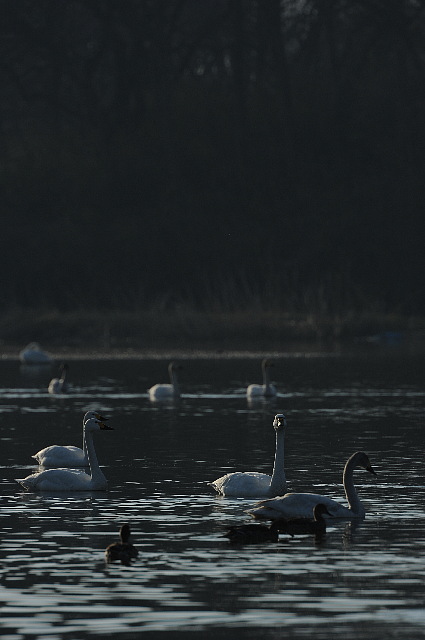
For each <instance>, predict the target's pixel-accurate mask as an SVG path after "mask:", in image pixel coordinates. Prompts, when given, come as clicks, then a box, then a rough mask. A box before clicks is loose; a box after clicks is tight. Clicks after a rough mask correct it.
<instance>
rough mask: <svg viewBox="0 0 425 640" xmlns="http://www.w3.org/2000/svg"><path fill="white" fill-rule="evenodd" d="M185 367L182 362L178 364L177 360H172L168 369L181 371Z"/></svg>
mask: <svg viewBox="0 0 425 640" xmlns="http://www.w3.org/2000/svg"><path fill="white" fill-rule="evenodd" d="M182 369H183V367H182V365H181V364H178V363H177V362H170V364H169V365H168V371H170V372H171V371H181V370H182Z"/></svg>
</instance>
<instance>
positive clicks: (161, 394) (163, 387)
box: [148, 362, 182, 401]
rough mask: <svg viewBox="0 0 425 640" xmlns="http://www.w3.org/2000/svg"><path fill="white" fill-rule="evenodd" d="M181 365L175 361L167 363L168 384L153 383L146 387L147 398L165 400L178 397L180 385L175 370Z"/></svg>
mask: <svg viewBox="0 0 425 640" xmlns="http://www.w3.org/2000/svg"><path fill="white" fill-rule="evenodd" d="M181 368H182V367H181V366H180V365H178V364H176V363H175V362H170V364H169V365H168V375H169V376H170V384H155V385H154V386H153V387H151V388H150V389H148V393H149V399H150V400H152V401H155V400H166V399H167V398H179V397H180V387H179V383H178V379H177V371H178V370H179V369H181Z"/></svg>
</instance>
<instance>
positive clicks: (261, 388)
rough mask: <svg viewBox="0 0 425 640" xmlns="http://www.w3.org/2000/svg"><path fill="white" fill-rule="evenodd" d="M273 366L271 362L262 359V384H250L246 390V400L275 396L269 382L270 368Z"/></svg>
mask: <svg viewBox="0 0 425 640" xmlns="http://www.w3.org/2000/svg"><path fill="white" fill-rule="evenodd" d="M273 366H274V365H273V362H272V361H271V360H269V359H268V358H264V360H263V361H262V363H261V369H262V372H263V384H250V385H249V386H248V387H247V390H246V395H247V398H260V397H263V398H272V397H273V396H275V395H276V393H277V390H276V387H275V386H274V384H272V383H271V382H270V367H273Z"/></svg>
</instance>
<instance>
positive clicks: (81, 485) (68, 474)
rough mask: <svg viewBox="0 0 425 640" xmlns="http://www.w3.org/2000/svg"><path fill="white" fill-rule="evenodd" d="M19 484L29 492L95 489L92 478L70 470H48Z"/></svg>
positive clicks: (22, 480) (21, 480) (20, 481)
mask: <svg viewBox="0 0 425 640" xmlns="http://www.w3.org/2000/svg"><path fill="white" fill-rule="evenodd" d="M17 482H19V484H21V485H22V486H23V487H24V488H25V489H27V490H29V491H85V490H87V491H88V490H90V489H92V488H93V487H92V486H91V485H92V479H91V476H89V475H88V474H87V473H84V472H82V471H70V470H69V469H48V470H47V471H41V472H40V473H33V474H32V475H30V476H27V477H26V478H23V479H20V480H17Z"/></svg>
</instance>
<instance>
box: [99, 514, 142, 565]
mask: <svg viewBox="0 0 425 640" xmlns="http://www.w3.org/2000/svg"><path fill="white" fill-rule="evenodd" d="M138 555H139V552H138V551H137V549H136V547H135V546H134V544H131V542H130V526H129V525H128V524H123V525H122V527H121V529H120V542H113V543H112V544H110V545H108V546H107V547H106V549H105V560H106V562H114V560H120V561H121V562H122V564H126V565H129V564H130V562H131V560H132V559H133V558H137V556H138Z"/></svg>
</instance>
